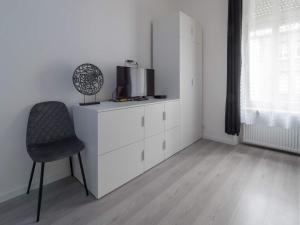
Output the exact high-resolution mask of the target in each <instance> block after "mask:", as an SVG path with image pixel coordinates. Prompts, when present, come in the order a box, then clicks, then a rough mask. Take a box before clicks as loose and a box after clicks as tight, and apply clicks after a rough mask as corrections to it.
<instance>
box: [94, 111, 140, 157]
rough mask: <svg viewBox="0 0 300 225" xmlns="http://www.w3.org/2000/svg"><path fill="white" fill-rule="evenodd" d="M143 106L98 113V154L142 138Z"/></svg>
mask: <svg viewBox="0 0 300 225" xmlns="http://www.w3.org/2000/svg"><path fill="white" fill-rule="evenodd" d="M144 111H145V109H144V107H134V108H127V109H122V110H114V111H108V112H102V113H100V114H99V130H100V132H99V134H98V135H99V146H98V149H99V154H100V155H101V154H105V153H107V152H110V151H112V150H115V149H118V148H121V147H124V146H127V145H129V144H132V143H134V142H137V141H140V140H142V139H143V138H144V133H145V118H144V113H145V112H144Z"/></svg>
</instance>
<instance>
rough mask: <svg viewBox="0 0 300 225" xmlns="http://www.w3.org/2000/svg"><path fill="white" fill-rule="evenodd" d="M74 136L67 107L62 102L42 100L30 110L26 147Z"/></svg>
mask: <svg viewBox="0 0 300 225" xmlns="http://www.w3.org/2000/svg"><path fill="white" fill-rule="evenodd" d="M73 136H75V131H74V126H73V123H72V121H71V118H70V115H69V112H68V109H67V107H66V105H65V104H64V103H62V102H42V103H38V104H36V105H34V106H33V107H32V109H31V111H30V114H29V119H28V124H27V134H26V145H27V147H30V146H35V145H41V144H47V143H51V142H56V141H60V140H63V139H66V138H70V137H73Z"/></svg>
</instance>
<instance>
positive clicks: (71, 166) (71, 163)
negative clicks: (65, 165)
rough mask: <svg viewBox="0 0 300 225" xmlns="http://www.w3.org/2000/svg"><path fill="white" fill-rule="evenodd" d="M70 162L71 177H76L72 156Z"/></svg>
mask: <svg viewBox="0 0 300 225" xmlns="http://www.w3.org/2000/svg"><path fill="white" fill-rule="evenodd" d="M69 161H70V168H71V176H72V177H74V172H73V162H72V156H70V157H69Z"/></svg>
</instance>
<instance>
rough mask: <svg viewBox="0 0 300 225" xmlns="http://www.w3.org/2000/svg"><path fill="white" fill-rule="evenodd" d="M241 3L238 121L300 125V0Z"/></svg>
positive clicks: (245, 0) (251, 0)
mask: <svg viewBox="0 0 300 225" xmlns="http://www.w3.org/2000/svg"><path fill="white" fill-rule="evenodd" d="M244 7H245V9H244V19H243V43H242V48H243V49H242V55H243V60H242V61H243V65H242V79H241V88H242V90H241V115H242V122H245V123H248V124H249V123H253V121H254V120H259V121H264V122H266V123H268V124H269V125H270V124H271V125H274V124H277V122H278V124H279V125H282V126H285V127H289V126H290V125H291V124H295V123H294V122H295V121H298V124H297V125H299V126H300V96H299V94H300V0H244ZM278 124H277V125H278Z"/></svg>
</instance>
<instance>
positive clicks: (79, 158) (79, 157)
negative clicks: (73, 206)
mask: <svg viewBox="0 0 300 225" xmlns="http://www.w3.org/2000/svg"><path fill="white" fill-rule="evenodd" d="M78 160H79V164H80V169H81V174H82V179H83V183H84V187H85V191H86V195H87V196H88V195H89V191H88V189H87V185H86V180H85V175H84V171H83V166H82V160H81V155H80V152H79V153H78Z"/></svg>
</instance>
